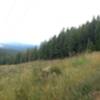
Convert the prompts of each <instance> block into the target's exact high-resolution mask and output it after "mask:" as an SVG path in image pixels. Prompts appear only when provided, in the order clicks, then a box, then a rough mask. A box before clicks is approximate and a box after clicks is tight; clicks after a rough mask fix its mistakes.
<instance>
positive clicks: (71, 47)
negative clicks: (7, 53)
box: [0, 16, 100, 64]
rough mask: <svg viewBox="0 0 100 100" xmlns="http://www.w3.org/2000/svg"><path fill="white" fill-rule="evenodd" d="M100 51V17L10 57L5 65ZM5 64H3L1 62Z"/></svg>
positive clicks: (64, 29) (64, 30) (63, 31)
mask: <svg viewBox="0 0 100 100" xmlns="http://www.w3.org/2000/svg"><path fill="white" fill-rule="evenodd" d="M99 50H100V17H99V16H98V17H97V18H93V19H92V21H91V22H87V23H85V24H83V25H81V26H79V27H78V28H76V27H71V28H70V29H68V28H67V29H66V28H63V29H62V31H61V32H60V33H59V35H58V36H53V37H52V38H50V39H49V41H44V42H42V43H41V45H40V46H39V47H35V48H34V49H29V50H27V51H26V52H20V53H18V54H17V55H15V56H14V59H12V57H9V59H12V60H10V62H9V61H8V60H7V61H6V60H5V59H4V60H5V61H4V62H5V63H4V64H6V63H9V64H12V63H21V62H27V61H33V60H38V59H56V58H64V57H69V56H73V55H75V54H77V53H81V52H85V51H89V52H90V51H99ZM0 63H1V64H3V63H2V62H0Z"/></svg>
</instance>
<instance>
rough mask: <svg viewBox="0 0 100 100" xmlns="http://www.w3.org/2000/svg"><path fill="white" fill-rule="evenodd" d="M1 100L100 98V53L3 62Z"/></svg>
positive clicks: (0, 79)
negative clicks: (9, 62) (20, 62)
mask: <svg viewBox="0 0 100 100" xmlns="http://www.w3.org/2000/svg"><path fill="white" fill-rule="evenodd" d="M0 100H100V52H93V53H83V54H81V55H76V56H74V57H69V58H64V59H57V60H40V61H39V60H38V61H33V62H28V63H22V64H16V65H0Z"/></svg>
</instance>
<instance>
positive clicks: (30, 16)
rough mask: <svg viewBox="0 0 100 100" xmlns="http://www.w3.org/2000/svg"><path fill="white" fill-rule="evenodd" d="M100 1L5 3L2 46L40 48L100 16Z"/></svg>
mask: <svg viewBox="0 0 100 100" xmlns="http://www.w3.org/2000/svg"><path fill="white" fill-rule="evenodd" d="M99 3H100V1H99V0H92V1H91V0H84V1H81V0H48V1H47V0H1V1H0V43H11V42H16V43H24V44H34V45H39V44H40V43H41V42H42V41H44V40H48V39H49V38H51V37H52V36H54V35H58V34H59V32H60V31H61V29H62V28H63V27H64V28H70V27H72V26H75V27H78V26H79V25H82V24H84V23H86V22H87V21H91V19H92V18H93V16H95V17H96V16H97V15H100V14H99V13H100V5H99Z"/></svg>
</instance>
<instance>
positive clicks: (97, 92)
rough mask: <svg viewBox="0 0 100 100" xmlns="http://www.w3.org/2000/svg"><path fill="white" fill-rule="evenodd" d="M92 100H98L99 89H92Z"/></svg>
mask: <svg viewBox="0 0 100 100" xmlns="http://www.w3.org/2000/svg"><path fill="white" fill-rule="evenodd" d="M92 97H93V100H100V91H94V92H93V93H92Z"/></svg>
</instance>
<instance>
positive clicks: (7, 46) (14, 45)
mask: <svg viewBox="0 0 100 100" xmlns="http://www.w3.org/2000/svg"><path fill="white" fill-rule="evenodd" d="M34 47H36V45H31V44H22V43H0V49H12V50H17V51H22V50H26V49H29V48H34Z"/></svg>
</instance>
